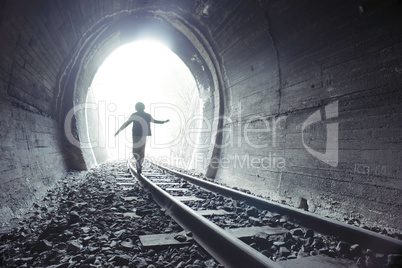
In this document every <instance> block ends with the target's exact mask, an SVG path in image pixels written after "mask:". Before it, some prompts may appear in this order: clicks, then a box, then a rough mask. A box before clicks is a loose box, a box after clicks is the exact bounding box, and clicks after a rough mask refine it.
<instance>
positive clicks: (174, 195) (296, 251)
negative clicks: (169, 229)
mask: <svg viewBox="0 0 402 268" xmlns="http://www.w3.org/2000/svg"><path fill="white" fill-rule="evenodd" d="M127 165H128V168H129V171H130V172H131V174H132V175H133V177H136V178H137V179H138V180H139V182H140V183H141V185H142V186H143V187H144V188H145V189H146V190H147V191H148V192H149V193H150V195H151V196H152V198H153V200H154V201H155V202H156V203H158V205H159V206H161V207H162V208H163V209H165V210H166V213H167V214H168V215H169V216H171V217H172V218H173V219H174V220H175V221H176V222H177V223H178V224H179V225H180V226H181V227H182V228H183V229H184V230H185V231H186V233H184V234H182V235H181V236H180V237H181V239H179V240H182V241H181V242H187V241H188V240H192V239H194V240H195V241H197V242H198V243H199V244H200V245H201V246H202V247H203V248H204V249H205V250H206V251H208V252H209V253H210V254H211V256H213V257H214V258H215V259H216V260H217V261H219V262H220V263H221V264H222V265H224V266H225V267H241V268H244V267H313V266H314V265H316V267H357V266H356V265H355V263H356V256H359V254H360V255H361V258H360V259H359V261H364V258H365V259H366V260H367V257H365V255H364V254H366V256H367V255H370V254H369V253H370V252H371V251H372V250H374V251H375V252H381V254H382V255H381V254H380V255H378V256H377V257H378V258H377V260H376V261H377V262H378V261H379V260H382V261H383V264H385V263H386V262H387V255H388V254H401V253H402V242H401V241H400V240H397V239H394V238H390V237H387V236H384V235H380V234H378V233H375V232H372V231H368V230H365V229H362V228H358V227H355V226H352V225H348V224H345V223H341V222H338V221H334V220H331V219H328V218H324V217H320V216H317V215H315V214H312V213H309V212H306V211H303V210H300V209H294V208H291V207H288V206H285V205H281V204H278V203H274V202H270V201H268V200H265V199H262V198H259V197H255V196H253V195H250V194H246V193H243V192H240V191H237V190H233V189H231V188H227V187H224V186H221V185H218V184H214V183H212V182H209V181H206V180H202V179H199V178H195V177H192V176H188V175H186V174H184V173H180V172H177V171H175V170H172V169H168V168H166V167H162V166H158V165H156V164H155V163H152V165H153V168H152V169H145V170H144V171H143V173H142V174H137V173H136V169H135V166H134V165H133V164H132V163H130V162H128V164H127ZM120 184H121V185H123V186H124V185H125V183H124V182H121V183H120ZM347 243H349V244H350V245H354V246H353V247H352V249H351V248H349V247H347V246H345V245H346V244H347ZM335 245H336V250H334V247H335ZM306 247H311V248H313V250H312V251H311V252H315V253H311V252H310V253H307V254H306V255H316V256H313V257H308V258H303V259H298V258H297V256H298V255H300V254H303V249H305V248H306ZM356 248H357V249H356ZM352 250H354V251H356V250H357V251H361V253H359V252H358V253H356V252H354V253H353V254H354V255H355V259H354V260H353V261H352V260H350V259H351V257H350V256H351V254H352V253H351V251H352ZM323 256H324V257H325V258H323ZM327 256H331V257H327ZM389 256H392V255H389ZM341 257H342V258H341ZM348 258H349V259H348ZM373 258H374V257H373ZM279 260H284V261H279ZM285 260H286V261H285ZM374 260H375V259H374Z"/></svg>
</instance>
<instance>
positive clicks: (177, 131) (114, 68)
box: [87, 40, 199, 162]
mask: <svg viewBox="0 0 402 268" xmlns="http://www.w3.org/2000/svg"><path fill="white" fill-rule="evenodd" d="M87 101H88V102H95V103H96V104H98V113H99V130H98V131H99V132H100V133H104V136H105V140H99V141H98V142H97V144H98V145H99V146H100V147H106V148H107V149H108V157H109V160H124V159H128V158H129V157H130V154H131V151H132V149H131V148H132V143H131V129H132V125H130V126H128V127H127V128H126V129H125V131H122V132H121V133H120V134H119V135H118V136H117V137H115V136H114V134H115V133H116V131H117V129H118V128H119V127H120V126H121V125H122V124H123V123H124V121H125V120H127V119H128V117H129V116H130V115H131V114H132V113H134V112H135V107H134V106H135V104H136V103H137V102H139V101H140V102H143V103H144V104H145V107H146V109H145V111H146V112H148V113H150V114H151V115H152V116H153V117H154V118H155V119H156V120H166V119H169V120H170V122H169V123H167V124H163V125H157V124H151V126H152V137H149V138H148V142H147V147H146V154H147V155H152V156H153V157H161V156H166V155H170V154H171V153H172V150H175V152H174V153H175V154H177V153H180V152H179V151H180V150H182V148H180V143H179V142H177V141H178V140H179V137H180V135H181V133H182V131H183V127H184V125H183V115H188V114H189V113H190V106H192V108H194V105H199V98H198V91H197V90H196V83H195V80H194V78H193V76H192V74H191V72H190V71H189V69H188V68H187V66H186V65H185V64H184V63H183V62H182V61H181V59H180V58H179V57H178V56H177V55H176V54H174V53H173V52H172V51H171V50H170V49H169V48H167V47H166V46H165V45H164V44H162V43H160V42H158V41H155V40H140V41H136V42H133V43H129V44H126V45H123V46H121V47H119V48H118V49H116V50H115V51H113V52H112V53H111V54H110V55H109V57H107V58H106V60H105V61H104V62H103V64H102V65H101V66H100V68H99V69H98V71H97V73H96V75H95V77H94V79H93V81H92V84H91V87H90V90H89V94H88V97H87ZM155 107H156V109H153V110H151V108H155ZM172 107H173V108H172ZM88 131H96V130H93V129H88ZM169 144H171V145H172V146H169ZM166 145H167V146H166ZM97 162H99V161H97Z"/></svg>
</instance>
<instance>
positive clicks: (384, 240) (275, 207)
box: [150, 161, 402, 254]
mask: <svg viewBox="0 0 402 268" xmlns="http://www.w3.org/2000/svg"><path fill="white" fill-rule="evenodd" d="M150 162H151V163H152V164H155V165H156V166H158V167H160V168H162V169H165V170H167V171H169V172H172V173H174V174H176V175H178V176H180V177H182V178H184V179H186V180H188V181H190V182H192V183H193V184H196V185H198V186H200V187H202V188H205V189H207V190H210V191H214V192H218V193H220V194H222V195H225V196H227V197H231V198H234V199H238V200H244V201H246V202H247V203H248V204H250V205H254V206H256V207H258V208H260V209H266V210H269V211H273V212H276V213H283V214H286V215H288V216H290V217H292V218H293V221H295V222H296V221H297V222H296V223H297V224H300V225H301V226H303V227H305V228H310V229H312V230H314V231H317V232H319V233H322V234H327V235H331V236H335V237H338V238H339V239H340V240H343V241H345V242H349V243H352V244H359V245H360V246H362V247H365V248H369V249H372V250H376V251H378V252H381V253H384V254H385V253H386V254H401V253H402V241H401V240H398V239H395V238H392V237H388V236H385V235H382V234H379V233H376V232H373V231H370V230H366V229H363V228H361V227H357V226H353V225H349V224H346V223H343V222H340V221H337V220H333V219H330V218H326V217H322V216H319V215H316V214H314V213H311V212H308V211H304V210H300V209H296V208H292V207H289V206H286V205H283V204H279V203H275V202H272V201H269V200H267V199H263V198H260V197H256V196H253V195H251V194H247V193H244V192H241V191H237V190H234V189H231V188H228V187H225V186H222V185H218V184H215V183H212V182H209V181H207V180H203V179H199V178H196V177H193V176H190V175H187V174H185V173H182V172H179V171H176V170H173V169H171V168H167V167H164V166H162V165H159V164H157V163H154V162H152V161H150Z"/></svg>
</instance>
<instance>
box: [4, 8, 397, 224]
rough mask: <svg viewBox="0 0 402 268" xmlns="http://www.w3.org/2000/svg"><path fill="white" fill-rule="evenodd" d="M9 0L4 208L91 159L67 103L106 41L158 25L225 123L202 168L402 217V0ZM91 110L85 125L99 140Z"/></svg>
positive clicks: (381, 220) (336, 207)
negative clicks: (90, 120)
mask: <svg viewBox="0 0 402 268" xmlns="http://www.w3.org/2000/svg"><path fill="white" fill-rule="evenodd" d="M0 8H1V9H0V10H1V11H0V12H1V13H0V20H1V24H0V35H1V36H2V41H0V57H1V62H0V68H1V69H0V92H1V96H2V97H1V99H0V102H1V104H0V115H1V116H0V124H1V129H2V130H1V133H0V141H1V144H0V149H1V152H2V157H1V160H0V180H1V184H0V200H1V203H0V204H1V208H0V213H1V214H2V215H3V220H8V219H10V218H12V217H14V216H15V215H18V214H20V213H21V212H23V211H24V209H26V208H28V207H30V205H31V204H32V202H36V201H35V200H36V199H39V198H41V197H42V196H43V194H44V193H45V191H46V189H47V188H48V187H51V186H52V185H53V184H54V183H55V182H57V179H58V178H60V177H61V176H63V175H64V174H65V172H66V171H67V170H68V169H71V168H72V169H85V168H87V166H90V165H91V164H92V162H91V160H90V159H88V158H87V159H85V160H86V161H84V158H85V155H86V151H85V149H81V148H78V147H76V146H74V145H72V144H71V143H70V142H69V141H68V139H67V138H66V135H65V129H64V122H65V119H66V115H68V112H69V111H70V110H71V108H73V107H74V106H75V105H77V104H82V103H83V101H84V99H85V98H86V93H87V91H86V90H87V89H88V86H89V85H90V82H91V80H92V78H93V76H94V74H95V73H96V70H97V68H98V67H99V66H100V64H101V63H102V61H103V60H104V59H105V58H106V57H107V55H108V53H110V52H111V51H112V50H113V49H114V48H116V47H118V46H119V45H121V44H124V43H126V42H129V41H132V40H135V38H137V37H138V36H139V35H140V33H142V32H143V31H145V32H151V33H152V34H154V35H157V36H160V37H161V38H162V39H164V40H165V41H166V42H167V43H168V44H170V46H171V49H172V51H174V52H175V53H176V54H178V55H179V56H180V57H181V59H182V60H183V61H184V62H185V63H186V64H187V65H188V66H189V68H190V70H191V71H192V73H193V75H194V77H195V78H196V80H197V83H198V86H199V91H200V96H201V97H202V98H203V99H204V100H205V107H204V115H205V116H206V118H207V120H210V121H211V122H212V125H213V127H212V128H211V129H210V131H209V132H208V133H206V134H204V136H203V137H201V138H202V139H203V140H204V141H207V144H209V145H208V146H206V148H204V150H202V151H200V152H199V153H201V155H202V158H201V163H200V164H199V170H200V171H202V172H204V173H206V174H207V175H208V176H210V177H215V178H216V179H217V180H218V181H220V182H224V183H226V184H228V185H231V186H236V187H240V188H244V189H248V190H250V191H251V192H253V193H256V194H259V195H262V196H265V197H270V198H272V199H276V200H285V201H287V202H288V203H289V204H291V205H294V206H302V207H306V204H307V206H308V209H309V210H310V211H313V212H316V213H318V214H321V215H328V216H330V217H332V218H336V219H340V220H343V218H356V219H359V220H360V221H362V222H364V223H365V224H367V225H369V226H377V225H378V226H383V227H384V226H385V227H388V228H390V229H394V230H395V229H396V230H399V231H400V230H401V215H400V211H401V205H402V197H401V196H402V194H401V188H402V183H401V174H400V169H401V168H400V163H401V160H402V159H401V151H402V150H401V149H402V148H401V145H402V141H401V139H400V137H401V135H400V134H401V122H402V121H401V113H402V109H401V108H402V107H401V106H402V104H401V103H402V101H401V99H402V93H401V72H402V71H401V66H402V65H401V61H402V53H401V48H402V39H401V32H402V31H401V27H402V24H401V20H400V19H399V17H398V14H400V11H401V4H400V1H375V0H370V1H346V0H345V1H325V2H322V3H321V2H317V1H303V3H301V2H300V1H279V0H275V1H246V0H244V1H229V0H225V1H207V0H204V1H179V0H177V1H173V0H172V1H146V2H145V1H106V0H104V1H50V0H48V1H45V0H41V1H27V0H26V1H25V0H19V1H2V2H1V3H0ZM219 115H220V116H219ZM79 117H80V115H79V114H77V118H78V119H77V118H75V119H76V120H73V121H72V122H73V127H72V133H71V134H72V135H73V136H74V137H75V138H76V139H79V140H81V141H86V140H85V137H84V136H83V134H82V133H83V132H85V129H86V128H87V127H88V126H86V125H85V124H83V120H80V119H79ZM90 124H91V123H90ZM89 127H91V126H89ZM94 152H95V154H96V156H97V157H98V158H99V159H102V158H103V157H104V152H103V151H102V149H101V148H95V149H94Z"/></svg>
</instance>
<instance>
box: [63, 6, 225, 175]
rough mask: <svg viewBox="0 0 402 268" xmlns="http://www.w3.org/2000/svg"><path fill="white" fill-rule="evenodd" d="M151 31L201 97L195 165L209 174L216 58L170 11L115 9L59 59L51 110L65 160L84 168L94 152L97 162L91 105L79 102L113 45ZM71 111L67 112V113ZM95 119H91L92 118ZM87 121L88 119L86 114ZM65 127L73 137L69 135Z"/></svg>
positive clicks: (216, 130) (220, 97)
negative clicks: (54, 104) (91, 134)
mask: <svg viewBox="0 0 402 268" xmlns="http://www.w3.org/2000/svg"><path fill="white" fill-rule="evenodd" d="M145 36H146V37H155V38H157V39H159V40H162V41H163V42H165V43H166V44H167V45H168V47H169V48H170V49H171V51H172V52H174V53H175V54H176V55H177V56H178V57H179V58H180V59H181V60H182V61H183V62H184V64H186V66H187V67H188V69H189V70H190V72H191V73H192V75H193V77H194V79H195V81H196V84H197V88H198V92H199V96H200V98H201V99H202V103H203V105H202V108H201V109H202V118H203V119H202V120H201V121H202V126H201V129H203V130H204V131H202V132H201V134H200V135H198V139H199V140H202V142H201V143H202V144H204V145H206V146H203V147H202V148H201V149H199V150H197V154H198V158H199V160H201V161H198V165H197V168H196V170H198V171H200V172H204V173H206V174H207V176H209V177H214V176H215V175H216V172H217V167H218V165H216V164H214V163H216V161H219V156H220V147H219V145H220V143H221V140H222V133H221V129H222V124H223V119H222V118H223V107H224V96H225V94H224V93H223V81H222V75H221V73H220V67H219V66H220V63H219V60H218V59H217V57H216V55H215V54H214V50H213V48H212V46H211V45H210V43H209V42H208V38H207V37H205V36H204V35H203V34H202V33H201V31H200V29H199V28H197V27H196V26H194V25H192V24H191V23H190V22H188V21H186V20H184V19H183V18H182V17H180V16H179V15H178V14H176V13H172V12H163V11H160V10H158V11H157V12H145V13H136V12H127V11H124V12H120V13H118V14H115V15H114V16H113V17H105V18H104V19H103V20H102V21H100V22H98V23H97V25H96V26H94V27H93V28H92V30H91V31H90V32H88V33H87V35H85V36H83V38H82V39H81V42H80V45H79V46H77V50H76V51H75V53H73V54H72V55H71V58H70V60H69V61H68V62H66V64H65V68H64V70H63V71H62V72H61V74H60V82H59V85H60V90H59V101H58V102H57V103H58V104H57V107H56V110H58V111H59V114H60V120H61V121H63V120H64V121H66V119H69V120H70V122H69V124H66V123H64V125H63V129H62V130H63V131H64V133H66V137H65V138H64V141H63V147H64V148H65V156H66V160H67V162H68V164H69V166H70V168H72V169H87V168H90V167H91V166H93V165H95V164H96V162H94V161H93V159H94V156H95V158H96V159H99V160H100V161H101V162H102V161H104V159H107V153H106V151H105V150H104V148H99V147H96V146H93V145H91V143H92V142H94V141H95V140H94V139H89V138H88V131H87V129H89V128H91V126H90V125H88V118H91V117H92V118H93V116H92V115H89V114H94V113H92V112H89V113H87V112H88V111H91V110H96V108H94V107H89V109H88V107H86V108H82V107H83V106H85V103H86V100H87V96H88V88H90V85H91V83H92V80H93V78H94V76H95V74H96V72H97V70H98V68H99V67H100V66H101V64H102V63H103V61H104V60H105V59H106V58H107V56H108V55H110V53H111V52H112V51H113V50H114V49H116V48H117V47H119V46H121V45H124V44H127V43H130V42H133V41H135V40H138V39H139V38H144V37H145ZM70 114H73V116H71V118H69V117H68V115H70ZM94 120H96V119H94ZM90 121H91V119H90ZM67 133H68V134H69V135H70V137H72V139H73V140H75V141H77V143H78V144H79V146H77V143H76V144H74V143H72V142H71V140H70V139H69V137H68V135H67Z"/></svg>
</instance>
